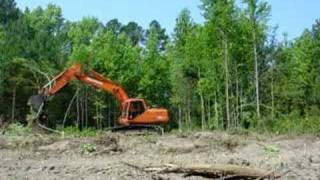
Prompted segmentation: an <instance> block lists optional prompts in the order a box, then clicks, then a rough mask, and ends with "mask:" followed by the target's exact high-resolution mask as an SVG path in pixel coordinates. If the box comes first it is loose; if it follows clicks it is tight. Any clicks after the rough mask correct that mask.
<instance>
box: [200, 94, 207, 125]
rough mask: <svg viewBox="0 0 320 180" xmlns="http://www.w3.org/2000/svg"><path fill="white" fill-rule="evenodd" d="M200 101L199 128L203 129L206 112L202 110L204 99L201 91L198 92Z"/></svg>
mask: <svg viewBox="0 0 320 180" xmlns="http://www.w3.org/2000/svg"><path fill="white" fill-rule="evenodd" d="M200 101H201V102H200V103H201V129H202V131H204V129H205V124H206V114H205V111H204V99H203V95H202V93H200Z"/></svg>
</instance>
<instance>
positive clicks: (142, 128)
mask: <svg viewBox="0 0 320 180" xmlns="http://www.w3.org/2000/svg"><path fill="white" fill-rule="evenodd" d="M110 130H111V132H121V133H124V132H156V133H158V134H159V135H163V134H164V129H163V127H161V126H156V125H130V126H119V127H114V128H111V129H110Z"/></svg>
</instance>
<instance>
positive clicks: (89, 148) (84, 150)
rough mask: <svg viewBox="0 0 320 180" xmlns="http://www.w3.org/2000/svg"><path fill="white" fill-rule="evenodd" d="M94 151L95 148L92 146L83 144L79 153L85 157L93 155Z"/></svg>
mask: <svg viewBox="0 0 320 180" xmlns="http://www.w3.org/2000/svg"><path fill="white" fill-rule="evenodd" d="M96 150H97V147H96V146H95V145H93V144H83V145H82V146H81V152H82V153H83V154H86V155H88V154H90V153H93V152H95V151H96Z"/></svg>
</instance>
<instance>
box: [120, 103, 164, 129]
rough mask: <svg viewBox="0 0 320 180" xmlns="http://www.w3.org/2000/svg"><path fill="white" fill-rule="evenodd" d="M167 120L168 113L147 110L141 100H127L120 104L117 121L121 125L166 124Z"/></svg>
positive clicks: (160, 110) (162, 110)
mask: <svg viewBox="0 0 320 180" xmlns="http://www.w3.org/2000/svg"><path fill="white" fill-rule="evenodd" d="M168 120H169V116H168V111H167V110H166V109H163V108H149V107H148V106H147V103H146V102H145V101H144V100H143V99H134V98H131V99H127V100H126V101H124V102H123V104H122V113H121V116H120V119H119V122H120V124H123V125H151V124H166V123H167V122H168Z"/></svg>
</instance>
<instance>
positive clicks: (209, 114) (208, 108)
mask: <svg viewBox="0 0 320 180" xmlns="http://www.w3.org/2000/svg"><path fill="white" fill-rule="evenodd" d="M207 103H208V104H207V121H208V122H210V126H212V122H211V103H210V99H209V98H208V102H207ZM208 124H209V123H208ZM210 128H211V127H210Z"/></svg>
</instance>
